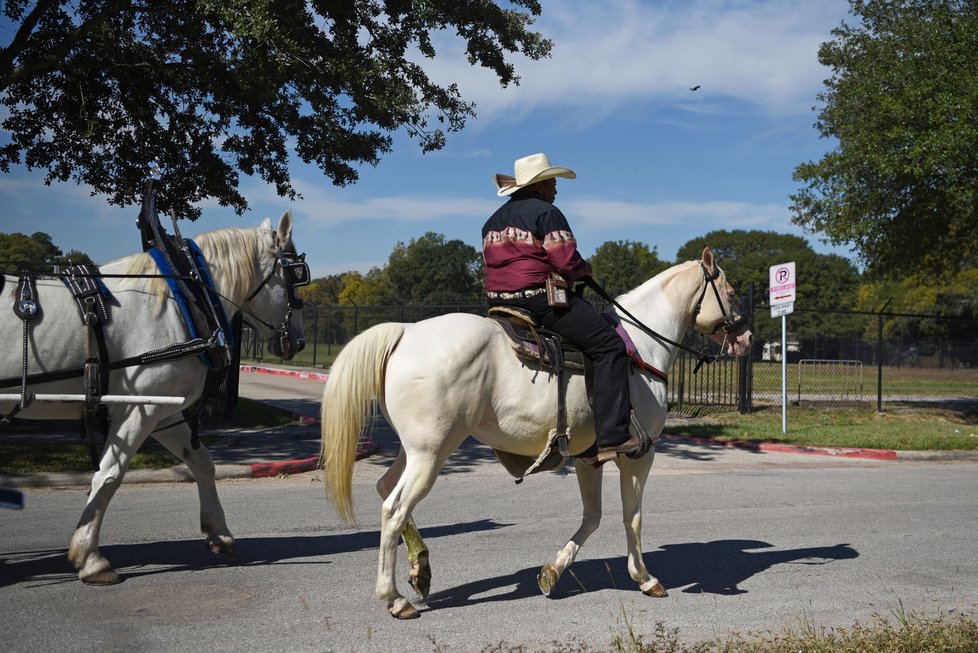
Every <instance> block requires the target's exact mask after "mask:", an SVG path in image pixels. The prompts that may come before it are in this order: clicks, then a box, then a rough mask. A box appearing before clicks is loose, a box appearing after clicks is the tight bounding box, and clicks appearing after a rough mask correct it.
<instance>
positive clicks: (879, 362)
mask: <svg viewBox="0 0 978 653" xmlns="http://www.w3.org/2000/svg"><path fill="white" fill-rule="evenodd" d="M891 301H893V298H892V297H890V298H889V299H887V300H886V303H885V304H883V306H881V307H880V311H879V314H878V315H877V316H876V412H877V413H882V412H883V311H885V310H886V307H887V306H889V305H890V302H891Z"/></svg>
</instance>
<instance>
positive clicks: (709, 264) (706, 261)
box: [703, 247, 716, 271]
mask: <svg viewBox="0 0 978 653" xmlns="http://www.w3.org/2000/svg"><path fill="white" fill-rule="evenodd" d="M703 265H705V266H706V269H707V270H710V271H712V270H713V266H715V265H716V261H715V260H714V257H713V250H711V249H710V248H709V247H704V248H703Z"/></svg>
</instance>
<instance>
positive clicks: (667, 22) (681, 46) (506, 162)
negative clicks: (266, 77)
mask: <svg viewBox="0 0 978 653" xmlns="http://www.w3.org/2000/svg"><path fill="white" fill-rule="evenodd" d="M848 9H849V5H848V2H847V1H846V0H819V1H818V2H811V0H688V1H682V0H676V1H675V2H658V1H656V2H653V1H644V2H643V1H639V0H603V1H602V2H588V1H586V0H573V1H569V0H564V1H561V2H557V1H556V0H543V15H542V16H541V17H540V18H539V19H538V21H537V22H536V24H535V28H536V29H538V30H540V31H542V32H543V33H544V34H545V35H546V36H548V37H549V38H551V39H552V40H553V41H554V42H555V46H554V50H553V54H552V57H551V58H549V59H545V60H542V61H536V62H534V61H527V60H522V59H521V58H518V57H517V58H516V59H515V63H516V65H517V70H518V73H519V74H520V76H521V83H520V85H519V86H511V87H509V88H506V89H501V88H500V87H499V85H498V83H497V82H496V80H495V77H494V76H493V75H492V74H491V73H489V72H488V71H485V70H482V69H475V68H472V67H470V66H468V65H467V64H466V62H465V59H464V55H463V53H462V48H461V46H460V44H459V43H458V42H457V41H456V40H455V39H453V38H452V37H451V35H445V36H444V37H443V38H439V39H438V41H436V43H439V44H440V48H439V57H438V58H437V59H435V60H434V61H426V63H425V66H426V68H427V70H428V71H429V74H430V75H431V76H432V77H433V78H434V79H436V80H438V81H441V82H445V83H448V82H451V81H455V82H458V84H459V86H460V89H461V91H462V93H463V96H465V97H466V99H468V100H471V101H475V102H476V103H477V108H476V111H477V114H478V116H477V118H475V119H472V120H470V121H469V122H468V124H467V126H466V129H465V130H464V131H463V132H461V133H456V134H450V135H449V137H448V145H447V146H446V148H445V149H444V150H442V151H440V152H436V153H432V154H425V155H423V154H421V152H420V149H419V148H418V147H417V145H416V144H415V143H414V142H413V141H411V140H410V139H408V138H407V137H406V136H405V135H403V134H398V135H396V137H395V144H394V151H393V152H392V153H391V154H389V155H387V156H386V157H385V158H384V159H383V160H382V161H381V163H380V165H378V166H377V167H371V166H365V167H364V168H362V169H361V170H360V181H359V182H358V183H357V184H355V185H353V186H348V187H345V188H337V187H333V186H331V185H330V184H329V182H328V180H327V179H326V178H325V177H323V176H322V175H321V174H318V172H317V170H316V169H314V168H309V167H305V166H303V165H301V164H299V165H295V166H293V168H292V173H293V179H294V182H295V185H296V188H297V189H298V190H299V192H300V193H301V194H302V196H303V197H302V199H300V200H297V201H294V202H288V201H286V200H285V199H284V198H279V197H277V196H276V195H275V193H274V189H272V188H271V187H269V186H267V185H265V184H263V183H262V182H261V181H260V180H255V179H249V178H245V179H244V180H243V184H242V191H243V194H244V195H245V197H247V199H248V201H249V202H250V204H251V210H250V211H248V212H247V213H245V214H244V215H243V216H238V215H236V214H235V213H234V212H233V211H232V210H230V209H225V208H221V207H219V206H217V205H216V203H213V204H208V203H205V204H202V205H201V206H202V208H203V212H204V215H203V217H202V218H201V219H200V220H198V221H197V222H196V223H187V222H186V221H183V222H181V231H182V232H183V233H184V235H192V234H196V233H199V232H202V231H208V230H211V229H215V228H219V227H224V226H241V227H251V226H256V225H257V224H258V223H259V222H260V221H261V219H262V218H265V217H270V218H272V220H273V221H277V220H278V217H279V216H280V215H281V214H282V212H283V211H284V210H285V209H291V210H292V213H293V216H294V218H295V220H296V225H295V239H296V242H297V246H298V248H299V250H300V251H305V252H306V253H307V260H308V261H309V263H310V265H311V267H312V271H313V275H314V276H317V277H319V276H323V275H327V274H334V273H339V272H345V271H348V270H358V271H360V272H366V271H368V270H369V269H370V268H371V267H373V266H382V265H384V264H385V263H386V261H387V259H388V257H389V255H390V253H391V250H392V249H393V248H394V246H395V245H396V244H397V243H398V242H408V241H410V240H411V239H412V238H417V237H419V236H421V235H422V234H424V233H425V232H429V231H433V232H437V233H441V234H444V235H445V236H446V237H447V238H449V239H460V240H462V241H464V242H466V243H469V244H471V245H472V246H473V247H476V248H479V247H480V233H481V228H482V224H483V222H485V220H486V218H487V217H488V216H489V215H490V214H491V213H492V211H494V210H495V208H496V207H497V206H498V205H499V204H500V203H501V200H500V199H499V198H497V197H496V194H495V187H494V185H493V183H492V175H493V173H495V172H503V173H508V174H512V172H513V161H514V160H515V159H516V158H519V157H521V156H525V155H528V154H532V153H534V152H545V153H547V154H548V155H549V157H550V159H551V161H552V163H553V164H554V165H563V166H567V167H569V168H571V169H573V170H574V171H575V172H576V173H577V175H578V177H577V179H575V180H564V179H561V180H559V182H558V197H557V201H556V204H557V205H558V206H559V207H560V208H561V209H562V210H563V212H564V213H565V215H566V216H567V218H568V220H569V222H570V224H571V227H572V228H573V230H574V233H575V235H576V236H577V240H578V245H579V248H580V250H581V253H582V254H583V255H585V256H590V255H591V254H592V253H593V252H594V250H595V249H596V248H597V247H598V246H599V245H601V244H602V243H604V242H606V241H609V240H633V241H639V242H643V243H646V244H648V245H649V246H650V247H655V248H656V249H657V251H658V253H659V257H660V258H662V259H664V260H668V261H672V260H674V259H675V256H676V251H677V250H678V248H679V247H681V246H682V245H683V244H685V243H686V242H687V241H689V240H690V239H692V238H697V237H699V236H703V235H705V234H706V233H708V232H710V231H714V230H718V229H760V230H766V231H775V232H779V233H789V234H796V235H800V236H803V237H805V238H806V239H807V240H808V241H809V242H810V244H811V245H812V247H813V248H814V249H815V250H816V251H818V252H821V253H837V254H841V255H844V256H847V255H848V252H847V250H845V249H841V248H833V247H830V246H828V245H825V244H823V243H821V242H820V241H819V239H818V236H817V235H809V234H805V233H803V232H802V231H801V230H800V229H799V228H797V227H795V226H793V225H791V223H790V215H789V212H788V206H789V199H788V196H789V195H790V194H791V193H793V192H794V191H795V190H797V185H796V184H795V182H793V181H792V180H791V174H792V172H793V170H794V169H795V167H796V166H797V165H798V164H799V163H802V162H805V161H810V160H817V159H819V158H820V157H821V156H822V154H824V153H825V152H826V151H827V150H828V149H830V148H831V147H833V145H834V144H833V143H832V142H831V141H826V140H824V139H820V138H819V136H818V133H817V131H816V130H815V128H814V126H813V125H814V123H815V120H816V112H815V111H814V110H813V107H814V106H815V105H816V102H817V101H816V95H817V94H818V93H819V92H820V91H821V90H823V81H824V80H825V79H826V78H828V77H829V74H830V72H829V70H828V69H826V68H824V67H822V66H821V65H819V63H818V57H817V53H818V47H819V45H820V44H821V43H822V42H824V41H826V40H829V39H830V38H831V34H830V32H831V30H832V29H833V28H835V27H837V26H838V25H839V24H840V22H841V21H843V20H851V19H852V17H851V16H849V15H848ZM8 34H9V33H8ZM0 39H3V42H7V41H8V40H9V38H8V36H7V35H5V34H2V33H0ZM695 85H699V86H700V88H699V90H697V91H695V92H694V91H690V90H689V89H690V87H692V86H695ZM43 177H44V174H43V172H42V171H33V172H29V171H27V170H26V169H23V168H21V169H17V170H12V171H11V173H10V174H9V175H4V176H3V177H0V204H2V206H3V207H4V209H3V212H2V214H0V216H2V217H0V231H3V232H13V231H20V232H24V233H28V234H30V233H34V232H35V231H44V232H47V233H48V234H50V235H51V236H52V237H53V239H54V242H55V244H57V245H58V246H59V247H60V248H61V249H63V250H65V251H67V250H70V249H79V250H81V251H84V252H86V253H88V254H89V255H91V256H92V257H93V258H94V259H95V260H96V261H97V262H99V263H104V262H107V261H109V260H112V259H115V258H119V257H121V256H125V255H127V254H130V253H133V252H135V251H138V250H139V249H140V241H139V234H138V232H137V230H136V227H135V219H136V215H137V213H138V207H128V208H119V207H113V206H109V205H108V204H107V203H106V202H105V200H104V198H101V197H91V196H90V191H89V189H88V188H87V187H84V186H78V185H76V184H75V183H74V182H68V183H60V184H55V185H53V186H50V187H48V186H45V185H44V184H43ZM780 262H782V261H772V264H775V263H780ZM721 264H722V261H721Z"/></svg>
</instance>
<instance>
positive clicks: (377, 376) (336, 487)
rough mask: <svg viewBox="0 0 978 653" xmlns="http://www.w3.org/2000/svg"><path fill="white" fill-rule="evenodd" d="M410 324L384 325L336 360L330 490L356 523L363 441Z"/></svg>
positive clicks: (330, 399) (325, 421)
mask: <svg viewBox="0 0 978 653" xmlns="http://www.w3.org/2000/svg"><path fill="white" fill-rule="evenodd" d="M403 333H404V325H403V324H397V323H386V324H378V325H377V326H374V327H371V328H370V329H368V330H366V331H364V332H363V333H361V334H360V335H358V336H357V337H355V338H354V339H353V340H351V341H350V342H349V343H348V344H347V345H346V346H345V347H343V350H342V351H341V352H340V354H339V356H337V357H336V361H335V362H334V363H333V366H332V368H330V371H329V378H328V379H327V381H326V387H325V388H324V389H323V402H322V406H321V409H320V410H321V414H320V418H321V419H320V424H321V427H320V428H321V430H320V433H321V436H322V444H321V448H320V459H321V460H322V462H323V470H324V474H323V475H324V477H325V478H324V482H325V484H326V495H327V496H328V497H329V499H330V500H331V501H332V502H333V504H334V505H335V506H336V509H337V511H338V512H339V514H340V517H342V518H343V519H344V520H345V521H347V522H353V520H354V519H353V491H352V485H353V463H354V462H355V460H356V451H357V443H358V441H359V439H360V435H361V434H362V433H363V430H364V426H366V424H367V420H368V419H369V418H371V417H372V416H373V413H374V409H375V406H376V402H377V401H378V400H379V399H381V397H382V396H383V392H384V372H385V370H386V368H387V359H388V358H390V355H391V352H393V351H394V347H396V346H397V343H398V341H399V340H400V339H401V336H402V335H403Z"/></svg>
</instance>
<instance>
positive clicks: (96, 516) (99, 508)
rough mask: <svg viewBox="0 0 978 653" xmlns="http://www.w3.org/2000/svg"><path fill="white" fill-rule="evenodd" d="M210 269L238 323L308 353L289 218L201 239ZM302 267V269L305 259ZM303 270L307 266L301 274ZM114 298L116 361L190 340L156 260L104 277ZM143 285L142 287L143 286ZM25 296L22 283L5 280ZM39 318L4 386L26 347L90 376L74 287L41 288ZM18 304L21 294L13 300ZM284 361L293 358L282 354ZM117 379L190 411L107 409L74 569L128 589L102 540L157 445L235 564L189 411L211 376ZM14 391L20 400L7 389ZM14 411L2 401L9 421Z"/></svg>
mask: <svg viewBox="0 0 978 653" xmlns="http://www.w3.org/2000/svg"><path fill="white" fill-rule="evenodd" d="M195 241H196V243H197V244H198V245H199V247H200V249H201V252H202V254H203V257H204V260H205V261H206V263H207V267H208V268H209V271H210V275H211V277H212V279H213V282H214V287H215V289H216V291H217V293H218V294H219V295H220V297H221V301H222V303H223V308H224V310H225V312H226V313H227V314H228V315H231V314H233V313H234V312H235V311H238V310H241V311H242V312H243V313H245V319H246V320H247V321H248V322H250V323H252V324H253V326H254V327H255V328H256V329H257V330H258V332H259V333H260V334H261V336H262V337H263V338H267V339H268V342H269V348H270V349H271V351H272V352H273V353H275V354H276V355H283V354H284V356H285V357H286V358H291V356H292V355H294V354H295V353H296V352H298V351H299V350H300V349H301V348H302V345H303V343H304V334H303V328H302V312H301V304H300V302H299V301H297V300H296V299H295V296H294V288H293V287H290V283H291V281H290V280H289V279H288V278H286V277H287V275H286V274H285V270H286V268H287V267H288V266H289V264H290V261H293V260H296V259H297V257H295V251H296V250H295V247H294V245H293V243H292V215H291V213H289V212H286V213H285V214H283V215H282V217H281V219H280V220H279V223H278V227H277V229H273V228H272V223H271V221H270V220H268V219H267V218H266V219H265V220H264V221H263V222H262V223H261V224H260V226H258V227H257V228H252V229H238V228H225V229H219V230H216V231H212V232H209V233H205V234H201V235H200V236H198V237H197V238H196V239H195ZM299 260H301V259H299ZM303 265H304V264H303ZM101 273H102V274H103V275H105V276H104V277H103V279H102V281H103V283H104V285H105V287H106V288H107V290H108V292H109V294H110V300H109V302H110V303H111V319H110V320H109V322H108V323H107V324H105V325H104V327H103V331H104V337H105V346H106V349H107V354H108V360H109V361H120V360H123V359H126V358H129V357H134V356H140V355H141V354H143V353H145V352H148V351H152V350H156V349H159V348H161V347H164V346H167V345H170V344H175V343H181V342H184V341H187V340H188V330H187V325H186V323H185V321H184V318H183V316H182V313H181V309H180V308H179V307H178V304H177V301H176V300H175V299H174V297H173V295H172V293H170V291H169V289H168V287H167V285H166V280H165V279H163V278H159V274H160V272H159V270H158V269H157V267H156V264H155V263H154V262H153V260H152V259H151V258H150V256H149V255H148V254H135V255H133V256H129V257H126V258H122V259H119V260H116V261H113V262H111V263H108V264H107V265H104V266H102V267H101ZM140 275H142V276H140ZM5 282H6V285H7V287H8V288H12V289H13V290H16V287H17V284H18V279H17V278H16V277H10V276H7V277H5ZM36 286H37V299H38V302H37V303H38V305H39V306H40V313H39V315H38V316H37V317H36V318H35V319H33V320H32V321H31V324H30V330H29V338H28V341H27V342H26V343H24V347H20V346H7V347H5V348H4V349H3V350H2V351H0V378H8V377H18V378H19V377H20V375H21V372H22V369H23V363H24V361H23V358H22V356H23V354H24V349H25V348H26V355H27V368H28V370H29V372H30V373H36V372H50V371H55V370H71V369H77V368H81V367H82V366H83V365H84V364H85V361H86V358H87V357H88V346H89V342H88V337H89V334H88V331H87V329H86V328H85V327H84V326H82V324H81V321H80V318H79V313H78V309H77V307H76V306H75V302H74V300H73V298H72V296H71V294H70V293H69V292H68V291H67V289H66V288H65V285H64V284H63V283H62V282H61V281H60V280H58V279H50V278H40V279H38V280H37V282H36ZM5 296H6V297H7V300H8V302H9V301H12V293H5ZM23 329H24V327H23V324H22V321H21V320H20V319H17V317H16V316H15V315H14V313H13V311H11V310H9V308H8V309H7V310H0V342H4V343H8V345H12V344H13V343H21V342H22V341H23ZM283 350H285V351H283ZM102 373H103V374H108V375H109V378H108V392H107V393H105V394H110V395H142V396H145V395H154V396H177V397H184V398H185V399H184V402H183V403H182V404H181V405H146V404H138V403H113V404H110V405H108V406H107V412H108V423H109V428H108V432H107V433H106V439H105V448H104V450H103V453H102V456H101V461H100V463H99V469H98V471H97V472H96V473H95V475H94V476H93V478H92V486H91V492H90V493H89V495H88V501H87V503H86V505H85V509H84V511H83V512H82V515H81V519H80V520H79V522H78V525H77V527H76V528H75V531H74V534H73V535H72V537H71V544H70V547H69V550H68V557H69V559H70V560H71V561H72V562H73V563H74V564H75V566H76V567H77V568H78V577H79V578H80V579H81V580H82V581H85V582H86V583H91V584H110V583H115V582H118V580H119V578H118V575H117V574H116V572H115V571H114V570H113V569H112V565H111V564H110V563H109V561H108V560H106V559H105V558H104V557H103V556H102V555H101V553H99V550H98V546H99V530H100V528H101V524H102V520H103V518H104V517H105V511H106V509H107V507H108V504H109V501H110V500H111V498H112V496H113V494H114V493H115V491H116V490H117V489H118V487H119V485H120V484H121V483H122V478H123V476H124V475H125V473H126V469H127V468H128V466H129V463H130V461H131V460H132V457H133V456H134V455H135V453H136V451H137V450H138V449H139V447H140V446H141V445H142V443H143V442H144V441H145V439H146V437H147V436H148V435H153V437H154V438H156V439H157V440H158V441H159V442H160V443H161V444H162V445H163V446H164V447H166V448H167V449H168V450H169V451H170V452H171V453H173V455H175V456H176V457H177V458H179V459H180V460H182V461H183V462H184V463H186V465H187V467H188V468H189V469H190V472H191V473H192V474H193V476H194V479H195V480H196V483H197V489H198V493H199V496H200V524H201V530H202V531H203V532H204V533H205V534H206V536H207V545H208V547H209V548H210V549H211V550H212V551H214V552H215V553H226V554H229V555H233V553H234V538H233V537H232V535H231V533H230V531H229V530H228V527H227V524H226V522H225V518H224V509H223V508H222V507H221V503H220V500H219V499H218V496H217V488H216V486H215V481H214V464H213V462H212V460H211V456H210V453H208V451H207V449H206V448H205V447H204V446H203V445H198V446H197V447H196V448H195V447H194V446H193V444H192V442H191V431H190V427H189V426H188V425H187V424H186V422H184V421H183V419H182V414H181V412H182V411H183V410H184V409H185V408H187V407H188V406H190V405H191V404H193V403H194V401H195V400H196V399H197V398H198V397H199V396H200V394H201V393H202V392H203V390H204V383H205V378H206V373H207V367H206V366H205V364H204V363H203V362H202V361H201V360H200V359H199V358H198V357H197V356H193V357H189V358H183V359H179V360H168V361H164V362H157V363H152V364H144V365H138V366H133V367H124V368H122V369H118V370H112V371H111V372H108V371H103V372H102ZM82 387H83V383H82V381H81V380H80V379H78V378H73V379H68V380H62V381H53V382H46V383H45V382H41V383H35V384H31V385H30V386H29V390H30V391H31V392H33V393H37V394H41V393H46V394H48V393H49V394H57V393H79V392H82ZM5 389H6V390H8V391H11V390H13V388H12V387H10V386H8V387H7V388H5ZM13 409H14V404H12V403H11V402H9V401H6V402H3V401H0V415H7V414H10V413H11V411H12V410H13ZM81 412H82V406H81V404H79V403H73V404H72V403H54V402H41V401H35V402H33V403H30V404H28V405H27V406H26V407H25V408H24V409H23V410H20V411H19V412H17V413H16V417H17V418H23V419H80V418H81Z"/></svg>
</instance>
